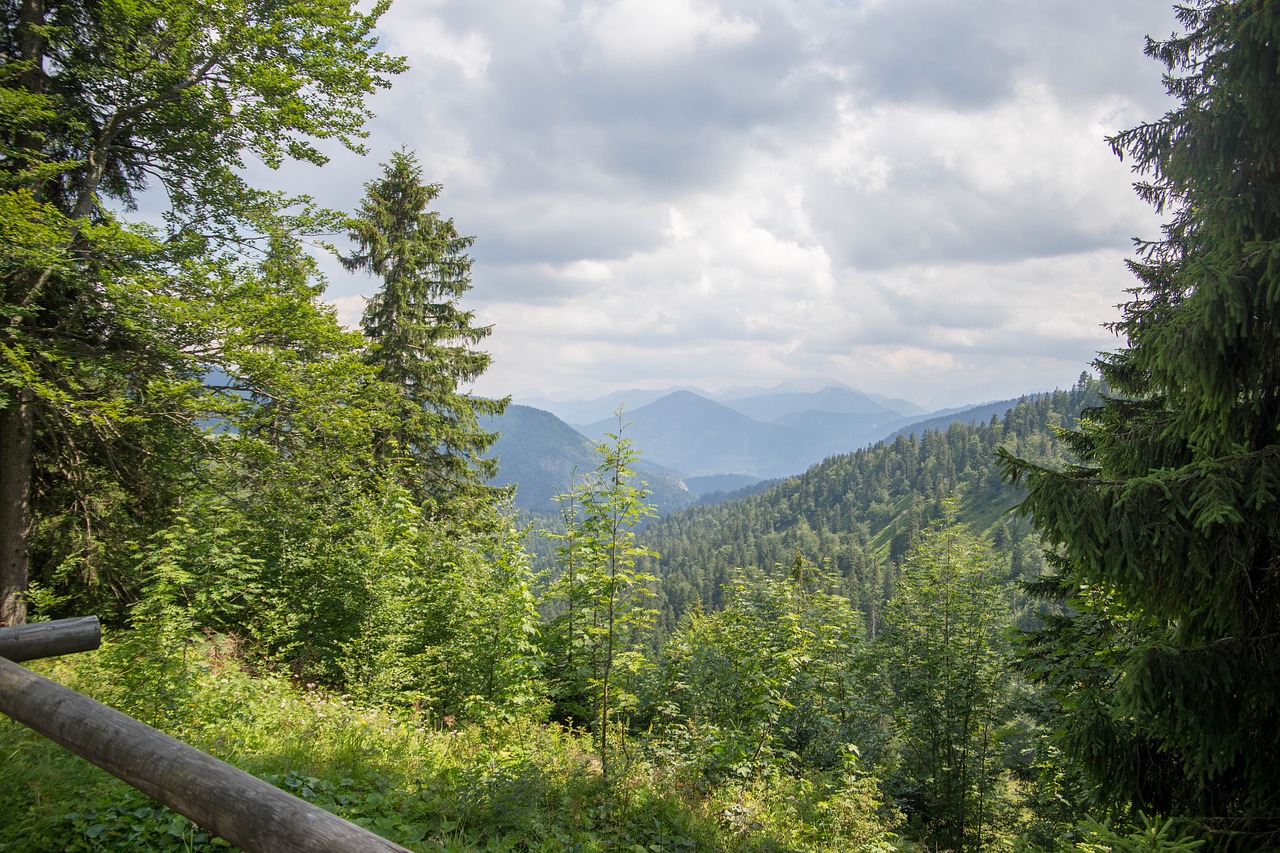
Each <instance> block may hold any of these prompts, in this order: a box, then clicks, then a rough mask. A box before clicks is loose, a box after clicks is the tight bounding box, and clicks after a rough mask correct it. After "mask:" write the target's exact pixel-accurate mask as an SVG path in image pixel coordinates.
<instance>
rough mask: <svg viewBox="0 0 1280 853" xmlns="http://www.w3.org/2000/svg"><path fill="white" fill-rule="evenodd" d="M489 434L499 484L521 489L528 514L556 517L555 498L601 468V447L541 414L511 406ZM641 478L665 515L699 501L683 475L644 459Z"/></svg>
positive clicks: (490, 423) (520, 501)
mask: <svg viewBox="0 0 1280 853" xmlns="http://www.w3.org/2000/svg"><path fill="white" fill-rule="evenodd" d="M484 428H485V429H487V430H489V431H492V432H497V433H498V439H497V441H495V442H494V443H493V446H492V447H491V448H490V451H489V456H490V457H493V456H497V457H498V474H497V476H496V477H494V479H493V482H494V484H495V485H499V486H512V485H514V486H516V495H515V501H514V502H515V505H516V507H517V508H519V509H522V510H525V511H527V512H533V513H539V514H547V513H553V512H555V511H556V507H557V504H556V502H555V500H554V498H555V496H556V495H558V494H560V493H561V492H565V491H568V490H569V488H570V485H571V482H572V479H573V477H574V474H575V472H576V474H577V475H579V476H582V475H585V474H588V473H590V472H592V471H594V470H595V469H596V466H597V465H599V464H600V457H599V455H598V454H597V453H596V452H595V442H593V441H591V440H590V439H588V438H587V437H586V436H584V435H582V434H581V433H579V432H577V431H576V430H574V428H573V427H571V426H569V425H568V424H567V423H565V422H564V421H562V420H560V419H559V418H557V417H556V416H555V415H553V414H551V413H550V412H544V411H542V410H541V409H535V408H532V407H530V406H516V405H511V406H508V407H507V411H506V412H505V413H504V414H502V415H500V416H499V417H496V418H489V419H487V420H486V421H485V423H484ZM636 474H637V476H638V477H639V478H640V479H641V481H643V482H644V484H645V487H646V488H648V489H649V490H650V492H651V494H650V496H649V500H650V502H651V503H654V504H656V505H657V507H658V510H659V512H671V511H674V510H677V509H682V508H684V507H687V506H689V505H690V504H691V503H693V501H694V499H695V498H696V497H697V494H695V493H692V492H690V490H689V489H688V488H687V487H686V486H685V484H684V483H683V482H682V480H681V479H680V476H679V475H678V474H676V473H675V472H672V471H665V470H662V469H661V467H660V466H658V465H655V464H653V463H652V462H650V461H648V460H645V459H643V458H642V459H641V460H640V464H639V465H637V466H636Z"/></svg>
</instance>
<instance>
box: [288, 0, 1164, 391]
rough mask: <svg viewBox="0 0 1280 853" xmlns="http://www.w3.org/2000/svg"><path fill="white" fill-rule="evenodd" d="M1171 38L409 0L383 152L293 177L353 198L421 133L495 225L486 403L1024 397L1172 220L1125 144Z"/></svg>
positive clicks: (1077, 354)
mask: <svg viewBox="0 0 1280 853" xmlns="http://www.w3.org/2000/svg"><path fill="white" fill-rule="evenodd" d="M1172 27H1173V19H1172V14H1171V13H1170V12H1169V10H1167V9H1162V8H1161V5H1160V4H1152V3H1150V2H1148V0H1044V2H1037V3H1025V2H1020V0H967V2H960V0H892V2H890V0H850V2H832V0H786V2H783V0H752V2H750V3H748V2H745V0H720V2H713V0H646V2H641V0H608V2H605V0H509V2H504V3H498V4H484V3H469V2H462V0H437V2H432V3H426V4H399V5H396V6H393V7H392V11H391V12H390V13H389V15H388V18H387V20H386V21H385V22H384V24H383V26H382V29H381V32H382V34H383V36H384V38H385V40H386V44H387V46H388V48H389V49H391V50H393V51H399V52H402V53H405V54H406V55H408V56H409V58H410V61H411V63H412V65H413V69H412V70H411V71H410V72H409V73H408V74H406V75H405V77H404V78H403V79H402V80H400V81H398V83H397V85H396V87H395V88H394V89H393V90H392V91H391V92H389V93H386V94H385V95H380V96H379V97H378V99H377V100H376V102H375V109H376V110H377V111H378V113H379V117H378V119H377V120H376V121H375V122H374V123H373V124H372V125H371V128H370V129H371V131H372V136H371V147H372V148H373V158H374V159H366V160H363V161H361V160H358V159H354V158H346V157H340V158H337V160H336V161H335V167H336V168H333V169H326V170H325V173H326V180H325V181H323V182H322V185H321V186H319V187H318V188H316V183H317V182H316V180H315V176H314V170H313V172H312V173H307V174H309V177H295V175H303V173H302V172H297V173H285V174H283V180H285V181H286V182H290V181H293V182H299V183H300V185H305V186H307V187H308V188H309V191H312V192H314V193H315V194H316V195H317V196H318V197H320V200H321V201H322V202H325V203H327V204H330V205H331V206H335V207H343V208H348V209H349V208H352V207H354V206H355V203H356V202H357V201H358V198H359V195H360V193H361V186H362V184H363V182H364V181H366V180H368V179H369V178H371V177H373V176H374V175H375V174H376V171H377V168H376V162H377V160H378V159H383V158H385V156H386V154H387V152H389V151H391V150H394V149H395V148H398V147H399V146H400V145H408V146H409V147H411V148H413V149H415V150H416V151H417V152H418V154H419V156H420V158H421V160H422V162H423V164H424V166H425V167H426V169H427V174H428V176H429V178H430V179H431V180H435V181H440V182H442V183H443V184H444V186H445V190H444V193H443V194H442V196H441V197H440V199H439V205H440V210H441V211H442V212H443V213H445V214H446V215H449V216H452V217H454V219H455V222H456V223H457V225H458V227H459V228H460V229H461V230H462V231H463V232H464V233H468V234H474V235H476V237H477V241H476V244H475V247H474V251H473V254H474V257H475V259H476V265H475V268H474V276H473V279H474V285H475V288H474V290H473V291H472V292H471V293H470V294H468V300H469V301H468V304H469V306H470V307H474V308H475V309H476V310H477V312H478V314H479V318H480V320H481V321H482V322H486V323H490V322H491V323H493V324H494V334H493V336H492V337H491V338H489V339H488V341H487V342H486V345H487V348H488V349H490V350H491V351H492V352H493V353H494V356H495V363H494V367H493V368H492V369H491V371H490V372H489V374H488V375H487V376H486V377H485V378H484V379H483V380H482V382H481V385H480V387H481V388H482V390H484V391H485V392H486V393H493V394H499V395H505V394H507V393H510V392H516V393H517V394H519V393H524V392H531V391H532V390H533V389H539V390H541V391H543V392H546V393H551V394H557V395H559V396H574V395H575V394H577V393H591V392H592V391H593V390H599V391H606V390H610V389H612V388H615V387H619V386H644V385H646V384H648V385H651V386H660V385H663V384H697V385H702V386H707V387H711V388H714V387H718V386H728V385H734V384H739V385H758V384H767V383H770V382H775V381H781V380H783V379H787V378H789V377H792V376H798V375H808V374H824V375H832V376H835V377H837V378H840V379H842V380H843V381H846V382H848V383H849V384H851V385H854V386H855V387H859V388H863V389H864V390H869V391H878V392H882V393H890V394H893V395H895V396H906V397H914V398H918V399H919V400H921V401H925V400H928V399H935V398H936V399H938V400H943V399H945V400H946V401H947V402H964V401H965V400H966V399H976V398H979V397H983V396H985V395H988V394H990V395H991V396H1010V395H1012V394H1015V393H1018V392H1019V391H1020V390H1027V389H1030V388H1039V387H1050V386H1052V385H1053V384H1055V383H1059V382H1070V381H1071V380H1073V379H1074V377H1075V376H1076V375H1077V374H1078V373H1079V372H1080V370H1081V369H1082V368H1083V367H1084V366H1085V364H1086V363H1087V362H1088V361H1089V360H1090V359H1091V358H1092V355H1093V353H1094V352H1096V350H1097V349H1098V348H1102V347H1110V346H1114V341H1113V339H1112V338H1111V337H1110V335H1109V333H1107V332H1106V331H1105V330H1104V329H1103V328H1102V327H1101V324H1102V323H1104V322H1106V321H1108V320H1111V319H1114V317H1115V316H1116V312H1115V308H1114V304H1115V303H1116V302H1119V301H1120V300H1121V298H1122V296H1123V289H1124V288H1125V287H1127V286H1129V277H1128V274H1127V272H1126V271H1125V270H1124V267H1123V264H1122V260H1123V258H1124V257H1125V256H1126V255H1127V254H1128V248H1129V238H1130V237H1132V236H1134V235H1140V234H1141V235H1148V236H1152V235H1155V234H1156V233H1157V228H1158V221H1157V220H1155V218H1154V217H1153V216H1152V215H1151V214H1150V212H1149V211H1147V210H1146V209H1145V208H1144V207H1143V206H1142V205H1141V204H1140V203H1139V202H1138V201H1137V200H1136V199H1135V198H1134V197H1133V194H1132V192H1131V190H1130V189H1129V186H1128V183H1129V181H1130V179H1131V178H1130V175H1129V173H1128V171H1127V166H1126V165H1125V164H1122V163H1120V162H1118V161H1117V160H1116V158H1114V156H1112V154H1111V153H1110V151H1109V149H1108V148H1107V145H1106V143H1105V141H1104V137H1105V136H1107V135H1108V134H1111V133H1115V132H1116V131H1118V130H1120V129H1122V128H1124V127H1127V126H1130V125H1132V124H1134V123H1136V122H1137V121H1139V120H1142V119H1147V118H1152V117H1154V116H1157V115H1159V114H1160V113H1161V112H1162V111H1163V110H1164V109H1165V108H1166V104H1165V101H1164V100H1163V96H1162V95H1161V93H1160V84H1159V72H1160V69H1159V67H1158V66H1157V65H1156V64H1155V63H1153V62H1152V61H1150V60H1147V59H1145V58H1144V57H1142V56H1141V47H1142V37H1143V35H1144V34H1145V33H1147V32H1155V33H1164V32H1167V31H1169V30H1170V29H1172ZM329 175H332V178H329ZM302 182H305V183H302ZM372 286H373V283H372V282H371V281H370V280H368V279H352V278H349V277H343V276H341V275H340V274H335V275H334V276H333V285H332V288H331V292H332V293H333V295H334V298H335V300H336V301H337V302H338V304H339V306H340V310H341V311H342V312H343V313H344V316H346V315H348V314H350V312H351V310H352V309H353V308H354V306H356V305H357V304H359V303H358V302H357V300H358V294H361V293H368V292H370V290H371V288H372Z"/></svg>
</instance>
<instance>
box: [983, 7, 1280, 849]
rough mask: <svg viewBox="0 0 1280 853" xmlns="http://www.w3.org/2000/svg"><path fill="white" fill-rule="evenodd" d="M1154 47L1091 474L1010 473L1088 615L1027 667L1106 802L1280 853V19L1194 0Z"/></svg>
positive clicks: (1088, 432) (1122, 149)
mask: <svg viewBox="0 0 1280 853" xmlns="http://www.w3.org/2000/svg"><path fill="white" fill-rule="evenodd" d="M1178 15H1179V19H1180V21H1181V24H1182V25H1183V28H1184V29H1185V32H1184V33H1182V34H1175V35H1174V36H1171V37H1170V38H1168V39H1167V40H1164V41H1155V40H1148V43H1147V49H1146V52H1147V54H1148V55H1149V56H1151V57H1153V58H1155V59H1158V60H1159V61H1161V62H1162V63H1163V64H1164V65H1165V66H1166V67H1167V69H1168V73H1167V74H1166V77H1165V80H1166V87H1167V89H1168V91H1169V93H1170V94H1171V95H1173V96H1174V97H1175V98H1176V99H1177V100H1178V102H1179V103H1178V105H1177V106H1176V107H1175V108H1174V109H1172V110H1171V111H1170V112H1168V113H1167V114H1166V115H1165V116H1164V117H1163V118H1161V119H1160V120H1158V121H1155V122H1152V123H1149V124H1144V125H1141V126H1139V127H1137V128H1134V129H1132V130H1129V131H1126V132H1124V133H1121V134H1119V135H1117V136H1116V137H1114V138H1113V139H1111V140H1110V142H1111V144H1112V146H1113V148H1114V149H1115V151H1116V152H1117V153H1118V154H1120V155H1121V156H1125V155H1127V156H1129V157H1131V158H1132V162H1133V164H1134V169H1135V171H1137V172H1138V173H1140V174H1141V175H1142V176H1143V179H1142V181H1141V182H1140V183H1138V184H1136V185H1135V186H1136V189H1137V191H1138V193H1139V195H1140V196H1141V197H1142V198H1144V199H1146V200H1147V201H1149V202H1151V203H1152V204H1153V205H1154V207H1155V208H1156V210H1157V211H1160V212H1162V213H1164V214H1166V216H1167V224H1166V225H1165V226H1164V229H1163V237H1162V239H1159V240H1155V241H1152V242H1139V243H1138V244H1137V245H1138V253H1137V258H1136V260H1134V261H1132V262H1131V264H1130V266H1131V268H1132V270H1133V272H1134V273H1135V275H1136V277H1137V282H1138V283H1137V285H1136V286H1135V287H1134V288H1133V289H1132V290H1131V291H1130V293H1131V294H1132V296H1131V298H1130V300H1129V301H1128V302H1127V304H1125V305H1123V306H1122V310H1123V313H1122V317H1121V319H1120V320H1119V321H1118V322H1117V323H1116V324H1115V325H1114V328H1115V331H1117V332H1118V333H1120V334H1122V335H1124V336H1125V338H1126V339H1127V344H1126V346H1124V348H1122V349H1120V350H1119V351H1118V352H1115V353H1110V354H1104V355H1102V356H1100V357H1099V359H1098V360H1097V362H1096V365H1097V367H1098V369H1099V370H1100V371H1101V373H1102V376H1103V378H1104V379H1105V380H1106V381H1107V382H1108V383H1109V384H1110V386H1111V388H1112V389H1113V391H1114V393H1115V394H1116V395H1117V396H1116V397H1114V398H1111V399H1107V400H1105V401H1104V402H1103V404H1102V405H1100V406H1099V407H1097V408H1095V409H1093V410H1092V411H1090V412H1088V413H1086V416H1085V418H1084V419H1083V420H1082V422H1081V425H1080V428H1079V429H1078V430H1077V431H1075V432H1073V433H1070V434H1069V439H1070V441H1071V444H1072V446H1073V448H1074V450H1075V452H1076V454H1077V456H1078V459H1079V465H1078V466H1076V467H1071V468H1067V469H1058V470H1049V469H1047V468H1043V467H1036V466H1033V465H1030V464H1028V463H1026V462H1025V461H1022V460H1018V459H1015V458H1013V457H1011V456H1008V455H1006V458H1005V463H1006V470H1007V472H1008V473H1009V474H1010V475H1011V476H1013V477H1014V478H1015V479H1018V478H1023V477H1025V479H1026V482H1027V484H1028V486H1029V488H1030V492H1029V494H1028V496H1027V497H1026V499H1025V500H1024V501H1023V503H1022V505H1021V511H1022V512H1024V513H1027V514H1029V515H1030V516H1031V517H1032V519H1033V521H1034V523H1035V524H1036V526H1037V527H1038V528H1039V529H1040V531H1041V533H1042V534H1043V536H1044V538H1045V540H1046V542H1048V543H1049V544H1050V545H1052V546H1054V547H1055V549H1056V551H1055V554H1054V555H1053V559H1054V564H1055V565H1056V567H1057V569H1056V572H1055V574H1054V575H1053V576H1052V577H1051V578H1049V579H1047V580H1046V581H1045V582H1044V583H1043V584H1042V585H1041V589H1042V591H1048V592H1051V593H1054V594H1057V595H1062V596H1064V597H1066V598H1068V600H1069V601H1070V603H1071V604H1072V605H1073V609H1072V610H1071V612H1070V613H1069V614H1068V615H1067V616H1065V617H1062V618H1060V619H1055V620H1054V621H1053V622H1052V624H1050V626H1049V627H1048V629H1046V630H1045V631H1042V632H1041V633H1040V634H1039V635H1038V636H1037V637H1035V638H1034V640H1033V643H1032V655H1031V657H1030V659H1029V664H1030V666H1031V667H1032V669H1033V670H1034V671H1035V672H1036V673H1037V674H1038V675H1039V676H1040V678H1041V680H1042V681H1043V682H1044V683H1045V684H1047V685H1049V686H1050V687H1051V688H1053V689H1054V692H1055V693H1056V695H1057V698H1058V700H1059V702H1060V709H1061V716H1060V717H1059V722H1060V724H1061V727H1062V734H1063V739H1064V742H1065V743H1066V744H1067V745H1068V746H1069V747H1070V748H1071V752H1072V754H1074V755H1075V757H1076V758H1077V759H1079V760H1080V762H1081V764H1082V766H1083V768H1084V769H1085V770H1086V771H1087V772H1088V773H1089V775H1090V777H1091V778H1092V780H1093V781H1094V782H1096V784H1097V785H1098V786H1099V790H1100V791H1101V792H1102V793H1103V794H1104V795H1105V796H1106V797H1107V798H1108V799H1110V800H1111V801H1113V802H1115V803H1119V804H1122V805H1128V806H1130V807H1133V808H1143V809H1146V810H1148V811H1150V810H1160V811H1166V812H1169V813H1173V814H1182V815H1186V816H1194V817H1196V818H1197V819H1198V820H1199V821H1200V826H1201V827H1202V829H1203V830H1204V831H1206V832H1208V833H1209V834H1211V835H1213V836H1214V837H1215V838H1216V839H1218V841H1219V842H1220V843H1221V844H1222V845H1223V846H1236V847H1240V848H1244V849H1262V848H1274V846H1275V845H1276V844H1277V843H1280V764H1278V763H1277V761H1276V756H1277V755H1280V505H1278V504H1280V433H1278V432H1277V429H1278V426H1280V2H1276V1H1275V0H1236V2H1227V0H1193V2H1189V3H1188V4H1186V5H1185V6H1180V7H1179V8H1178Z"/></svg>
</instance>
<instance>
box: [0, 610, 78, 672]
mask: <svg viewBox="0 0 1280 853" xmlns="http://www.w3.org/2000/svg"><path fill="white" fill-rule="evenodd" d="M100 645H102V626H101V625H99V624H98V617H97V616H78V617H76V618H74V619H55V620H53V621H52V622H32V623H31V624H29V625H18V626H16V627H12V628H0V658H8V659H9V660H11V661H14V662H15V663H20V662H22V661H24V660H35V659H36V658H51V657H57V656H58V655H69V654H73V653H75V652H91V651H93V650H94V649H96V648H97V647H98V646H100Z"/></svg>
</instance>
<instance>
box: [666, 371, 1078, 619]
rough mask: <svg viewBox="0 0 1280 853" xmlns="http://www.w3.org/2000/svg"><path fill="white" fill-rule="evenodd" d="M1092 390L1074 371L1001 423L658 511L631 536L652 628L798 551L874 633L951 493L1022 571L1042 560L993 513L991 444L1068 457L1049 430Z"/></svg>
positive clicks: (968, 427) (898, 442)
mask: <svg viewBox="0 0 1280 853" xmlns="http://www.w3.org/2000/svg"><path fill="white" fill-rule="evenodd" d="M1100 388H1101V386H1100V385H1099V383H1098V382H1097V381H1096V380H1093V379H1091V378H1089V377H1088V376H1081V377H1080V381H1079V382H1078V383H1077V384H1076V386H1075V387H1074V388H1072V389H1071V390H1070V391H1055V392H1054V393H1052V394H1045V395H1041V396H1038V397H1034V398H1027V399H1024V400H1022V401H1020V402H1019V403H1018V405H1017V406H1015V407H1013V408H1012V409H1010V410H1009V411H1008V412H1007V413H1006V414H1005V416H1004V417H1003V418H1001V419H995V418H993V419H992V420H991V422H989V423H980V424H965V423H953V424H952V425H951V426H950V427H948V428H947V429H945V430H926V431H924V432H923V433H922V434H921V435H920V436H918V437H914V438H913V437H909V436H900V437H898V438H896V439H894V440H893V441H892V442H884V443H880V444H876V445H874V446H872V447H869V448H865V449H863V450H859V451H857V452H856V453H851V454H845V455H841V456H833V457H831V458H829V459H827V460H826V461H824V462H822V463H821V464H819V465H815V466H814V467H813V468H810V469H809V470H808V471H806V472H805V473H803V474H800V475H798V476H795V477H789V478H787V479H785V480H782V481H781V482H779V483H777V484H775V485H773V486H771V487H770V488H768V489H766V490H764V491H763V492H761V493H759V494H756V495H752V496H750V497H746V498H742V499H739V500H733V501H729V502H726V503H723V504H718V505H715V506H699V507H693V508H691V509H688V510H685V511H683V512H678V513H672V514H668V515H664V516H663V518H662V519H660V520H659V521H657V522H655V523H653V524H652V525H650V526H648V527H647V528H646V529H645V531H644V533H643V535H642V540H643V542H644V543H645V544H646V545H648V546H650V547H652V548H654V549H655V550H657V551H659V552H660V553H661V554H662V557H661V559H660V560H654V561H651V562H650V563H649V564H648V565H649V566H651V571H652V572H653V573H654V574H655V575H657V576H658V577H660V578H661V579H662V587H661V589H660V591H659V599H658V602H657V606H658V608H659V626H660V628H661V629H662V631H663V633H667V632H670V631H673V630H675V628H676V626H677V625H678V624H679V621H680V617H681V616H682V615H683V614H684V613H686V612H688V611H689V610H690V609H691V608H693V607H694V606H695V602H696V603H700V604H701V606H703V607H705V608H706V609H708V610H719V609H720V608H722V607H723V606H724V605H725V598H724V590H725V589H726V584H728V583H729V580H730V577H731V576H732V573H733V570H734V569H735V568H738V567H741V566H772V565H776V564H783V565H789V564H790V563H791V562H792V561H793V560H794V558H795V555H796V554H797V553H799V554H800V555H802V556H803V557H804V559H806V560H807V561H809V562H811V563H822V562H824V561H825V562H827V563H828V564H829V565H830V568H831V570H832V571H834V572H835V573H836V574H837V575H838V576H839V577H840V578H841V582H842V584H843V586H842V590H841V591H842V593H843V594H844V595H845V596H847V597H848V598H849V600H850V601H851V602H853V604H854V605H855V606H856V607H857V608H858V610H860V611H861V612H862V614H863V616H864V617H865V618H866V621H867V628H868V630H869V631H870V632H872V633H874V632H877V631H879V630H880V629H881V627H882V622H883V620H882V619H881V613H882V610H883V607H884V603H885V601H887V600H888V597H889V593H890V591H891V590H892V589H893V586H894V582H895V578H896V565H897V564H898V563H900V562H901V560H902V559H903V557H904V556H905V555H906V554H907V553H909V552H910V550H911V547H912V545H913V544H914V542H915V539H916V537H918V536H919V535H920V533H921V531H923V530H925V529H926V528H927V527H928V526H929V524H930V522H932V521H934V520H936V519H938V518H941V517H942V515H943V501H944V500H945V499H946V498H949V497H952V496H954V495H957V494H959V495H961V496H962V500H961V504H960V509H959V512H960V515H959V520H960V521H961V522H962V523H966V524H969V525H971V526H973V527H974V529H975V530H977V531H978V532H981V533H984V534H986V535H988V536H990V537H992V538H996V537H1000V542H999V545H1000V550H1001V553H1002V554H1004V555H1007V556H1008V558H1009V560H1010V564H1009V573H1010V575H1011V576H1013V577H1017V578H1019V579H1029V578H1032V577H1034V576H1035V575H1036V574H1037V573H1038V572H1039V571H1040V569H1041V566H1042V563H1041V560H1040V553H1039V551H1040V549H1039V542H1038V540H1037V539H1036V538H1035V537H1034V536H1032V535H1031V533H1030V529H1029V527H1030V526H1029V525H1028V524H1027V523H1026V522H1025V521H1023V520H1021V519H1008V518H1006V517H1005V516H1004V513H1005V511H1006V510H1007V509H1008V508H1009V507H1010V506H1012V505H1013V503H1014V502H1015V501H1016V500H1017V497H1018V494H1019V493H1018V492H1017V491H1016V490H1015V489H1013V488H1012V487H1010V486H1008V485H1006V484H1004V483H1002V482H1001V476H1000V470H999V466H998V464H997V459H996V456H995V451H996V448H998V447H1007V448H1010V449H1012V450H1013V451H1014V452H1016V453H1019V454H1022V455H1025V456H1027V457H1028V458H1032V459H1038V460H1042V461H1053V460H1063V459H1066V458H1069V449H1068V448H1066V447H1065V446H1064V445H1063V443H1062V442H1061V441H1060V440H1059V438H1058V437H1057V434H1056V432H1055V429H1056V428H1057V427H1066V426H1070V425H1072V424H1074V423H1075V418H1076V416H1077V414H1078V413H1079V412H1080V410H1081V408H1082V407H1084V406H1088V405H1092V404H1094V403H1096V402H1097V400H1098V394H1099V391H1100Z"/></svg>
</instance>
